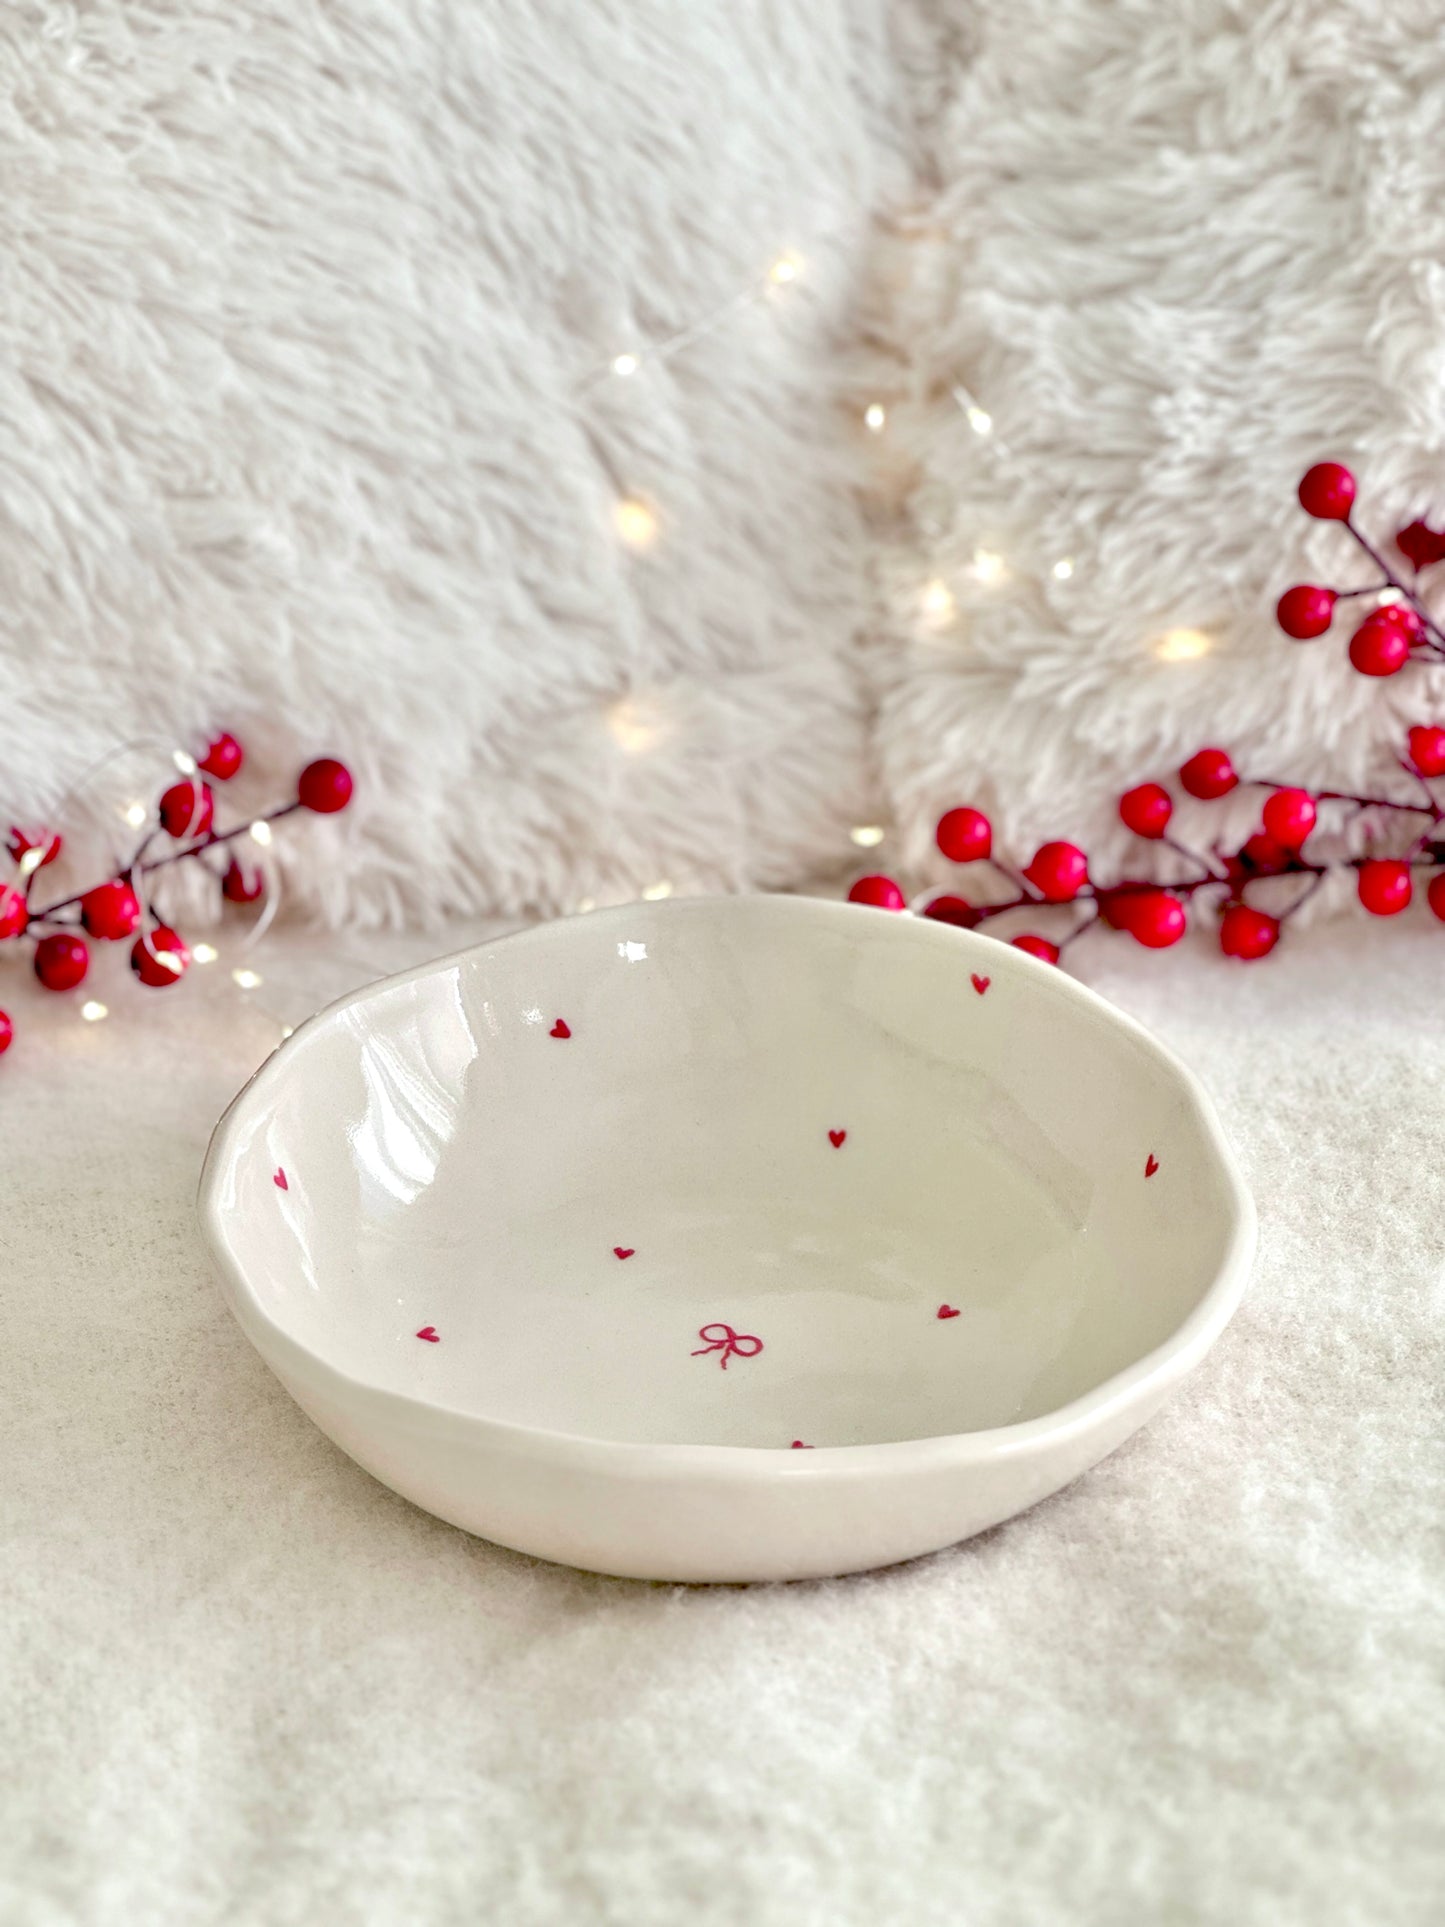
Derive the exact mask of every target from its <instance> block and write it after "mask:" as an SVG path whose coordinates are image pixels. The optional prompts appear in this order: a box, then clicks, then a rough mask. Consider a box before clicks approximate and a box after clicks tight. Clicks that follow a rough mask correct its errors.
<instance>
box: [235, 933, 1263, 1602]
mask: <svg viewBox="0 0 1445 1927" xmlns="http://www.w3.org/2000/svg"><path fill="white" fill-rule="evenodd" d="M200 1208H201V1217H202V1221H203V1224H204V1227H205V1231H206V1234H207V1237H208V1239H209V1242H210V1244H211V1246H212V1248H213V1250H214V1253H215V1255H216V1258H217V1260H218V1261H219V1267H220V1272H221V1276H222V1279H223V1281H224V1285H225V1290H226V1293H227V1296H228V1298H229V1301H230V1304H231V1307H232V1309H233V1311H234V1312H235V1315H236V1317H237V1318H238V1319H239V1321H240V1323H241V1325H242V1327H243V1329H244V1330H245V1331H246V1333H247V1335H248V1336H249V1337H250V1338H251V1340H252V1342H253V1343H254V1344H255V1346H256V1348H257V1349H258V1350H259V1351H260V1353H261V1355H262V1356H263V1358H265V1360H266V1361H267V1363H268V1364H269V1365H270V1366H271V1367H272V1369H273V1370H274V1371H275V1372H276V1374H277V1376H278V1377H279V1378H280V1379H281V1380H282V1382H283V1384H285V1386H286V1387H287V1389H288V1390H289V1391H290V1392H291V1394H292V1395H293V1397H294V1398H295V1399H296V1401H297V1402H298V1404H300V1405H301V1406H302V1408H303V1409H304V1410H305V1411H306V1412H308V1413H309V1414H310V1415H311V1417H312V1418H313V1419H314V1420H315V1421H316V1423H317V1424H318V1425H319V1426H320V1427H321V1428H322V1430H323V1431H324V1432H326V1433H328V1434H329V1435H330V1436H331V1437H332V1438H333V1439H334V1440H335V1441H336V1442H337V1443H338V1444H339V1445H340V1446H341V1447H342V1448H343V1449H344V1450H345V1451H347V1452H349V1453H350V1454H351V1455H352V1457H353V1458H355V1459H356V1460H357V1461H359V1463H360V1464H361V1465H363V1466H365V1467H366V1469H367V1470H368V1471H369V1472H371V1473H373V1474H375V1476H376V1477H377V1478H378V1479H381V1480H383V1481H384V1482H385V1483H386V1484H387V1485H389V1486H392V1487H394V1488H395V1489H396V1490H397V1491H398V1492H401V1493H404V1494H405V1495H406V1496H407V1497H408V1498H410V1499H413V1500H415V1501H416V1503H417V1504H418V1505H421V1506H425V1507H426V1508H427V1509H428V1510H429V1511H431V1512H434V1513H436V1514H438V1515H439V1516H440V1517H441V1518H443V1519H448V1520H450V1521H452V1523H453V1524H456V1525H459V1526H464V1527H465V1528H466V1529H467V1530H468V1531H471V1532H476V1533H480V1534H482V1535H483V1536H484V1537H486V1538H488V1539H493V1540H496V1541H498V1542H499V1543H500V1544H502V1545H506V1546H512V1547H516V1548H518V1549H519V1550H521V1551H523V1552H527V1553H533V1554H537V1555H539V1556H541V1557H543V1558H546V1559H555V1560H561V1561H565V1562H566V1563H568V1564H570V1565H575V1566H583V1567H587V1568H590V1569H593V1570H596V1571H600V1572H607V1573H617V1574H623V1575H629V1576H633V1577H638V1578H647V1579H668V1580H761V1579H795V1578H802V1577H808V1576H815V1575H820V1574H832V1573H843V1572H850V1571H857V1570H861V1569H863V1568H866V1567H870V1566H878V1565H884V1564H888V1563H890V1562H892V1561H895V1560H900V1559H907V1558H910V1557H912V1556H913V1555H915V1554H918V1553H924V1552H928V1551H931V1550H934V1549H936V1548H938V1547H941V1546H946V1545H949V1544H952V1543H953V1542H954V1541H956V1540H959V1539H963V1538H966V1537H967V1536H968V1535H969V1534H970V1533H975V1532H978V1531H981V1530H982V1529H983V1528H984V1527H986V1526H991V1525H994V1524H996V1523H997V1522H998V1521H999V1520H1001V1519H1006V1518H1008V1517H1009V1516H1010V1514H1012V1513H1016V1512H1018V1511H1020V1510H1021V1509H1022V1508H1024V1507H1025V1506H1029V1505H1032V1504H1033V1503H1034V1502H1035V1501H1036V1500H1038V1499H1041V1498H1043V1497H1044V1496H1045V1495H1046V1494H1048V1493H1051V1492H1054V1491H1056V1490H1057V1489H1058V1488H1059V1487H1060V1486H1061V1485H1063V1484H1064V1483H1065V1482H1066V1481H1067V1480H1069V1479H1072V1478H1073V1477H1074V1476H1075V1475H1076V1474H1078V1473H1080V1472H1082V1471H1083V1470H1084V1469H1085V1468H1086V1467H1088V1466H1090V1465H1093V1464H1094V1463H1095V1462H1096V1461H1097V1460H1098V1459H1100V1458H1102V1457H1103V1455H1104V1454H1105V1453H1106V1452H1109V1451H1111V1450H1112V1449H1113V1448H1114V1447H1115V1446H1116V1445H1118V1444H1119V1443H1120V1441H1121V1440H1123V1439H1125V1438H1127V1437H1128V1435H1129V1434H1130V1433H1131V1432H1133V1431H1134V1430H1135V1428H1136V1427H1137V1426H1139V1425H1140V1424H1141V1423H1142V1422H1143V1421H1144V1420H1145V1419H1146V1418H1147V1417H1148V1416H1149V1414H1150V1413H1151V1412H1152V1411H1153V1410H1154V1409H1155V1407H1156V1406H1157V1405H1158V1404H1159V1402H1160V1401H1161V1399H1163V1398H1164V1396H1165V1394H1166V1393H1167V1392H1168V1391H1169V1388H1170V1387H1171V1386H1172V1385H1173V1384H1175V1383H1176V1381H1177V1380H1178V1379H1179V1378H1180V1377H1181V1376H1182V1375H1183V1374H1184V1373H1185V1372H1186V1371H1188V1370H1189V1369H1190V1367H1191V1366H1193V1365H1195V1364H1197V1363H1198V1361H1199V1360H1200V1359H1201V1358H1202V1357H1203V1355H1204V1353H1205V1352H1206V1351H1207V1350H1208V1348H1209V1346H1210V1345H1211V1343H1212V1342H1213V1341H1214V1339H1215V1338H1216V1337H1217V1336H1218V1334H1219V1332H1220V1330H1221V1328H1222V1327H1223V1326H1224V1324H1225V1322H1226V1321H1227V1320H1228V1318H1229V1316H1230V1314H1231V1312H1232V1311H1233V1310H1234V1307H1235V1305H1236V1303H1237V1302H1238V1299H1239V1296H1240V1293H1241V1292H1242V1290H1243V1288H1244V1283H1245V1278H1246V1274H1247V1271H1248V1267H1249V1263H1250V1258H1251V1255H1252V1250H1253V1242H1254V1220H1253V1212H1252V1208H1251V1205H1250V1202H1249V1199H1248V1197H1247V1195H1246V1193H1245V1191H1244V1188H1243V1186H1242V1184H1241V1183H1240V1179H1239V1176H1238V1174H1237V1172H1236V1170H1235V1166H1234V1162H1233V1160H1232V1158H1231V1156H1230V1153H1229V1151H1228V1149H1227V1147H1226V1145H1225V1142H1224V1139H1223V1137H1222V1136H1221V1133H1220V1130H1219V1126H1218V1124H1217V1123H1216V1121H1215V1118H1214V1113H1213V1111H1212V1109H1211V1107H1210V1105H1209V1102H1208V1100H1207V1099H1206V1098H1205V1097H1204V1095H1203V1093H1202V1092H1201V1091H1200V1089H1199V1086H1198V1085H1197V1084H1196V1083H1195V1081H1194V1079H1193V1078H1192V1077H1191V1076H1190V1075H1189V1073H1188V1072H1187V1071H1186V1070H1185V1069H1183V1067H1182V1066H1181V1065H1180V1064H1179V1063H1178V1062H1177V1061H1176V1060H1175V1059H1174V1058H1173V1057H1172V1056H1171V1055H1170V1054H1169V1053H1168V1052H1167V1051H1166V1050H1165V1049H1163V1048H1162V1047H1161V1046H1160V1045H1159V1044H1158V1043H1156V1042H1155V1041H1154V1040H1153V1039H1152V1038H1151V1037H1149V1036H1148V1035H1147V1034H1146V1033H1145V1032H1144V1031H1142V1030H1141V1029H1140V1028H1139V1027H1138V1025H1136V1024H1134V1023H1132V1022H1130V1020H1129V1019H1128V1018H1126V1017H1124V1016H1121V1015H1120V1013H1119V1012H1118V1011H1117V1010H1114V1009H1113V1008H1111V1007H1110V1006H1109V1005H1107V1004H1106V1003H1104V1002H1103V1001H1102V1000H1101V999H1100V998H1098V997H1097V996H1095V995H1093V994H1092V993H1091V992H1090V991H1088V990H1086V989H1084V988H1083V987H1082V986H1081V985H1079V984H1078V983H1075V982H1074V981H1073V980H1072V979H1070V978H1069V977H1067V976H1065V975H1063V974H1062V972H1060V971H1058V970H1055V969H1052V968H1051V967H1049V966H1048V965H1045V964H1041V963H1037V962H1035V961H1034V960H1033V959H1032V958H1030V957H1026V956H1024V955H1022V954H1021V953H1020V952H1019V951H1016V950H1013V949H1011V948H1010V947H1008V946H1007V945H1004V944H1001V943H998V942H996V941H994V940H992V939H990V938H986V937H980V936H976V935H972V934H970V933H968V932H965V931H961V930H954V929H950V928H948V927H946V926H943V925H939V924H934V923H928V922H925V921H922V920H920V919H916V918H913V917H910V916H906V915H892V914H890V913H888V912H886V911H879V910H869V909H861V908H859V907H858V906H856V905H852V904H837V903H825V902H819V901H813V900H808V899H802V898H788V897H743V898H730V899H722V900H707V899H695V900H683V901H671V902H663V903H634V904H630V905H627V906H626V907H624V908H621V909H613V910H605V911H599V912H596V913H594V914H592V915H590V916H585V917H577V918H573V919H571V920H569V921H566V922H561V923H554V924H549V925H546V926H544V927H542V928H538V929H534V930H529V931H526V932H524V933H523V934H521V935H518V936H513V937H508V938H504V939H502V940H500V941H498V942H494V943H489V944H485V945H482V946H481V947H479V948H477V949H475V950H470V951H467V952H465V953H463V954H462V955H460V956H456V957H450V958H447V959H445V960H443V961H441V962H438V963H433V964H428V965H426V966H424V967H423V968H422V969H419V970H413V971H409V972H408V973H407V974H406V975H404V976H400V977H396V978H393V979H390V980H388V981H386V982H383V983H379V984H375V985H373V986H371V987H370V988H367V989H365V990H361V991H358V992H357V993H356V994H355V995H353V996H351V997H348V998H345V999H343V1001H342V1002H340V1003H338V1004H335V1005H333V1006H332V1007H331V1008H330V1009H329V1010H326V1011H324V1012H322V1013H321V1015H319V1016H317V1017H315V1018H313V1019H312V1020H311V1021H310V1022H309V1023H307V1024H305V1025H303V1026H302V1027H301V1028H300V1029H299V1030H298V1031H297V1032H296V1034H295V1035H294V1036H293V1037H292V1038H291V1039H290V1041H289V1042H287V1043H285V1044H283V1045H282V1046H281V1048H280V1049H279V1050H278V1051H277V1052H276V1053H275V1054H274V1055H273V1056H272V1057H271V1058H270V1059H269V1060H268V1061H267V1062H266V1063H265V1064H264V1065H263V1066H262V1068H261V1069H260V1070H259V1071H258V1072H257V1074H256V1075H255V1077H254V1078H252V1080H251V1082H250V1083H249V1084H248V1085H247V1086H246V1088H245V1090H244V1091H242V1093H241V1094H240V1096H239V1097H238V1098H237V1099H236V1101H235V1102H234V1103H233V1104H232V1106H231V1108H230V1110H229V1111H228V1112H227V1113H226V1115H225V1117H224V1118H223V1119H222V1120H221V1123H220V1124H219V1126H218V1127H217V1129H216V1132H215V1135H214V1137H213V1139H212V1142H211V1147H210V1151H209V1153H208V1156H207V1160H206V1167H205V1171H204V1174H203V1177H202V1183H201V1201H200Z"/></svg>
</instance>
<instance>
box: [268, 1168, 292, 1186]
mask: <svg viewBox="0 0 1445 1927" xmlns="http://www.w3.org/2000/svg"><path fill="white" fill-rule="evenodd" d="M271 1182H272V1184H274V1185H275V1187H276V1189H277V1190H278V1191H289V1190H290V1189H291V1187H290V1185H289V1184H288V1183H287V1182H286V1173H285V1172H284V1171H283V1170H282V1169H281V1167H280V1165H279V1164H278V1165H277V1166H276V1175H275V1176H274V1177H273V1178H272V1180H271Z"/></svg>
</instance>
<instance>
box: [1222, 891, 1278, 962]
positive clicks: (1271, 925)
mask: <svg viewBox="0 0 1445 1927" xmlns="http://www.w3.org/2000/svg"><path fill="white" fill-rule="evenodd" d="M1278 942H1279V918H1278V917H1270V916H1266V915H1265V913H1264V911H1263V910H1256V909H1254V908H1253V907H1252V906H1251V905H1250V904H1247V903H1231V904H1230V906H1229V908H1228V909H1227V910H1226V911H1225V913H1224V915H1223V916H1222V917H1221V918H1220V921H1219V947H1220V949H1221V950H1222V951H1223V952H1224V954H1225V956H1226V957H1240V958H1242V959H1243V960H1244V961H1245V962H1246V963H1250V962H1252V961H1253V960H1254V959H1255V958H1256V957H1267V956H1268V955H1269V953H1270V951H1271V950H1273V949H1274V947H1275V945H1276V944H1277V943H1278Z"/></svg>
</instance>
